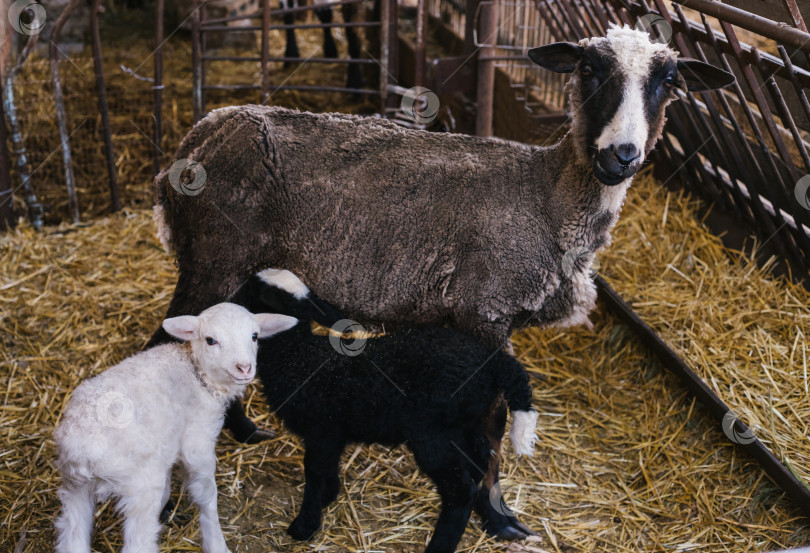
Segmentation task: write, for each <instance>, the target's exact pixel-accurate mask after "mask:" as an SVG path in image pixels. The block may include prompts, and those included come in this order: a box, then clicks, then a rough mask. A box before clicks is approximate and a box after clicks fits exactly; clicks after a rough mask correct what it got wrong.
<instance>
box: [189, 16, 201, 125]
mask: <svg viewBox="0 0 810 553" xmlns="http://www.w3.org/2000/svg"><path fill="white" fill-rule="evenodd" d="M200 9H201V4H200V3H197V4H196V5H195V6H194V9H193V10H192V12H191V104H192V107H193V109H194V122H195V123H196V122H197V121H199V120H200V119H202V111H203V108H202V68H201V67H200V66H201V65H202V63H203V61H202V53H201V52H200V50H201V44H200V33H201V32H202V30H201V29H200Z"/></svg>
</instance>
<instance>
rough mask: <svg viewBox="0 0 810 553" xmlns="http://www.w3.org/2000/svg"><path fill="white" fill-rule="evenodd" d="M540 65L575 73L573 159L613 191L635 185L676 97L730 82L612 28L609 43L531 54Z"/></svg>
mask: <svg viewBox="0 0 810 553" xmlns="http://www.w3.org/2000/svg"><path fill="white" fill-rule="evenodd" d="M529 57H530V58H531V59H532V61H534V62H535V63H537V64H538V65H540V66H542V67H544V68H546V69H549V70H551V71H555V72H557V73H572V74H573V75H572V78H571V79H570V80H569V82H568V91H569V94H570V100H571V110H572V118H573V132H574V137H575V141H576V146H577V149H578V154H579V155H581V156H583V158H584V159H588V160H589V162H590V163H591V164H592V166H593V171H594V174H595V176H596V178H597V179H599V180H600V181H601V182H602V183H604V184H606V185H609V186H612V185H616V184H619V183H620V182H623V181H625V180H627V179H628V178H629V177H632V176H633V175H635V174H636V172H637V171H638V170H639V168H640V167H641V164H642V163H643V162H644V159H645V158H646V156H647V154H649V152H650V150H652V148H653V146H654V145H655V142H656V141H657V140H658V139H659V138H660V137H661V133H662V131H663V128H664V122H665V120H666V118H665V115H664V111H665V109H666V107H667V105H668V104H669V103H670V102H671V101H672V100H674V99H676V98H677V93H676V90H678V89H680V90H683V91H686V90H691V91H698V90H711V89H715V88H721V87H724V86H727V85H730V84H731V83H733V82H734V76H733V75H732V74H730V73H728V72H726V71H723V70H722V69H718V68H716V67H714V66H712V65H709V64H707V63H703V62H701V61H698V60H693V59H688V58H678V52H676V51H675V50H673V49H671V48H669V47H668V46H667V45H666V44H659V43H656V42H651V41H650V37H649V35H648V34H647V33H645V32H642V31H637V30H635V29H631V28H630V27H628V26H624V27H618V26H615V25H614V26H612V27H611V28H610V29H609V30H608V33H607V36H604V37H598V38H590V39H584V40H581V41H580V42H579V44H574V43H571V42H557V43H554V44H549V45H547V46H540V47H539V48H534V49H532V50H529Z"/></svg>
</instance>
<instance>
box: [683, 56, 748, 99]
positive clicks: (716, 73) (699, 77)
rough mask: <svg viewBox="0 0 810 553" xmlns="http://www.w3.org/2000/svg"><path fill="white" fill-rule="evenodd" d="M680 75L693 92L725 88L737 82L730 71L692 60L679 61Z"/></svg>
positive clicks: (687, 87) (688, 88)
mask: <svg viewBox="0 0 810 553" xmlns="http://www.w3.org/2000/svg"><path fill="white" fill-rule="evenodd" d="M678 73H680V75H681V77H683V80H684V81H685V82H686V89H687V90H689V91H691V92H699V91H701V90H714V89H717V88H723V87H725V86H728V85H730V84H732V83H733V82H734V81H735V78H734V75H732V74H731V73H729V72H728V71H725V70H723V69H720V68H719V67H715V66H713V65H711V64H708V63H705V62H702V61H700V60H695V59H692V58H680V59H679V60H678Z"/></svg>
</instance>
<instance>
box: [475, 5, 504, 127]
mask: <svg viewBox="0 0 810 553" xmlns="http://www.w3.org/2000/svg"><path fill="white" fill-rule="evenodd" d="M479 8H480V12H481V25H480V29H481V34H480V35H479V36H478V40H479V43H480V44H481V45H482V46H481V49H480V50H479V53H478V56H479V61H478V91H477V95H476V103H477V108H478V109H477V114H476V118H475V134H476V135H477V136H492V110H493V107H494V106H493V104H494V100H495V62H494V61H492V60H487V59H483V60H482V59H480V58H488V57H492V56H493V55H494V54H495V43H496V41H497V40H498V1H497V0H490V1H487V2H482V3H481V4H480V6H479Z"/></svg>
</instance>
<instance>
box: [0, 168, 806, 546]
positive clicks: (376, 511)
mask: <svg viewBox="0 0 810 553" xmlns="http://www.w3.org/2000/svg"><path fill="white" fill-rule="evenodd" d="M694 214H695V205H694V204H692V203H690V201H688V200H687V199H686V198H684V197H681V196H679V195H678V194H674V193H670V192H667V191H666V190H664V189H662V188H661V187H660V183H658V182H656V181H655V180H653V179H652V177H651V176H650V174H649V172H648V171H647V172H645V173H644V174H643V175H642V176H640V177H638V178H637V181H636V185H635V186H634V188H633V189H632V190H631V191H630V194H629V198H628V203H627V204H626V205H625V210H624V216H623V218H622V220H621V222H620V223H619V226H618V228H617V229H616V231H615V233H614V244H613V246H611V248H610V250H609V251H607V252H605V253H604V254H603V255H602V256H601V269H600V272H601V273H602V274H603V275H604V276H605V277H606V278H607V279H608V280H609V281H610V282H611V284H612V285H613V286H614V287H616V288H617V289H618V290H619V291H620V292H621V293H623V294H624V295H625V297H626V298H627V299H628V300H629V301H630V302H631V303H632V304H633V305H634V307H635V308H636V309H638V310H639V312H641V313H642V315H643V316H644V317H645V318H646V319H647V320H648V321H649V322H650V323H651V324H652V325H653V326H654V327H655V328H656V329H657V330H658V331H659V332H661V333H662V334H663V335H664V337H665V338H666V339H667V340H668V341H669V342H670V343H671V344H672V345H673V346H674V347H675V348H676V349H678V351H679V352H681V354H682V355H684V356H685V357H686V358H687V359H688V360H689V361H690V363H692V364H693V366H694V365H696V366H697V368H698V370H700V371H701V373H702V374H703V376H704V378H706V379H707V381H709V382H710V384H711V385H712V386H713V387H715V389H717V390H718V392H719V393H720V394H721V395H722V396H723V397H724V399H726V400H727V401H729V402H730V403H731V404H732V405H734V406H735V407H738V408H740V409H746V410H747V411H746V412H747V413H749V414H750V415H751V416H752V417H757V416H758V417H759V418H760V419H761V420H762V421H763V424H762V425H761V426H758V427H757V429H758V431H759V432H760V433H761V434H760V436H761V437H762V438H763V439H766V440H768V441H769V443H771V444H772V447H774V448H775V450H776V451H778V452H779V454H780V455H781V456H782V457H783V458H786V459H787V460H788V462H789V463H790V464H791V466H792V467H793V468H794V470H795V471H796V472H797V473H798V474H800V475H801V476H802V477H803V478H805V480H807V479H808V469H810V463H808V459H810V444H808V442H807V437H806V436H807V434H806V429H805V426H804V425H803V423H802V420H804V421H807V420H810V417H808V416H807V415H808V414H810V408H808V401H810V400H809V399H808V393H807V387H806V386H807V383H806V380H805V374H806V365H807V350H806V346H805V336H807V332H808V331H809V330H810V307H808V306H810V294H808V293H807V292H806V291H805V290H803V289H801V288H796V287H794V286H792V285H790V284H787V283H786V282H784V281H782V280H773V279H769V278H767V277H765V276H763V274H762V272H761V271H760V270H759V269H757V268H756V267H755V266H753V265H751V264H749V263H748V261H747V260H745V259H743V258H741V257H739V256H738V255H736V254H732V253H731V252H727V251H726V250H724V249H723V247H722V245H721V244H720V242H719V240H718V239H717V238H715V237H713V236H711V235H710V234H708V232H707V231H706V230H705V228H704V227H702V226H701V224H700V223H699V221H697V220H696V219H695V216H694ZM174 277H175V272H174V268H173V266H172V263H171V261H170V258H169V256H168V255H166V254H165V253H164V252H163V251H162V250H161V249H160V247H159V246H158V244H157V242H156V240H155V238H154V231H153V228H152V224H151V220H150V213H149V212H148V211H146V210H136V211H125V212H124V213H120V214H117V215H114V216H110V217H106V218H102V219H99V220H97V221H95V222H93V223H90V224H85V225H82V226H70V225H62V226H60V227H50V228H48V229H47V230H46V231H45V232H44V233H42V234H35V233H34V232H33V231H32V230H31V229H30V228H27V227H25V226H24V227H22V228H21V229H19V230H17V231H16V232H14V233H11V234H9V235H6V236H2V237H0V339H1V340H2V348H0V374H2V375H3V381H2V382H0V544H2V546H1V547H0V550H2V551H9V552H10V551H12V550H14V551H15V553H39V552H43V551H49V550H50V548H51V546H52V543H53V531H52V523H53V519H54V517H55V514H56V512H57V509H58V502H57V498H56V489H57V486H58V484H59V479H58V476H57V474H56V473H55V471H54V467H53V459H54V446H53V441H52V438H51V435H52V432H53V429H54V426H55V424H56V423H57V422H58V420H59V418H60V415H61V413H62V410H63V408H64V405H65V401H66V399H67V397H68V394H69V393H70V391H71V390H72V389H73V388H74V387H75V386H76V385H77V384H78V383H79V382H80V381H81V380H82V379H83V378H86V377H88V376H90V375H93V374H97V373H98V372H100V371H102V370H103V369H104V368H105V367H107V366H110V365H112V364H114V363H116V362H118V361H120V360H121V359H122V358H124V357H126V356H128V355H130V354H131V353H133V352H135V351H137V350H138V349H139V348H140V347H142V345H143V344H144V342H145V341H146V340H147V338H148V337H149V335H150V334H151V332H152V331H153V330H154V329H155V328H157V326H158V324H159V322H160V320H161V316H162V314H163V313H164V312H165V309H166V306H167V303H168V300H169V297H170V293H171V290H172V286H173V284H174ZM593 322H594V323H595V327H594V329H593V330H592V331H589V330H585V329H573V330H566V331H558V330H544V331H538V330H528V331H525V332H522V333H520V334H518V335H517V336H515V338H514V343H515V346H516V351H517V353H518V355H519V357H520V359H521V361H522V362H523V363H524V364H525V365H526V366H527V368H528V370H529V371H531V373H532V374H534V375H536V376H544V377H545V378H546V380H545V381H543V380H541V379H539V378H538V379H535V380H534V389H535V395H534V402H535V406H536V408H537V410H538V411H539V412H540V419H539V429H538V434H539V441H538V445H537V450H536V455H535V457H534V458H532V459H527V460H522V461H520V462H518V461H516V459H515V457H514V456H513V455H512V454H511V453H507V455H506V458H505V462H504V464H503V467H502V470H503V489H504V494H505V496H506V501H507V504H508V505H509V506H510V508H512V509H513V510H514V511H516V512H517V513H519V516H520V517H521V518H522V520H523V521H524V522H525V523H527V524H528V525H529V526H531V527H532V528H534V529H535V530H536V531H537V532H538V533H539V534H540V539H539V540H538V541H535V542H532V543H530V544H512V545H511V546H509V550H510V551H532V552H541V551H549V552H555V551H556V552H580V551H582V552H586V551H610V552H635V551H702V552H715V551H716V552H721V551H723V552H725V551H730V552H740V551H767V550H771V549H779V548H783V547H790V546H797V545H801V544H807V543H810V526H808V523H807V520H806V519H803V518H801V517H800V514H799V512H798V511H797V510H795V508H794V507H793V506H792V505H791V503H790V501H789V500H788V499H786V498H785V497H784V496H783V494H782V493H781V491H780V490H779V489H778V488H776V487H775V486H774V485H773V484H772V483H771V482H770V481H769V480H768V478H767V476H765V474H764V473H763V471H762V470H761V469H760V468H759V467H758V466H757V465H756V464H755V463H754V462H753V461H751V459H749V458H748V457H746V456H744V455H741V454H740V453H739V452H738V450H737V449H735V448H734V447H733V446H732V445H731V444H730V443H729V442H728V440H727V439H726V438H725V436H724V435H723V433H722V432H721V431H720V430H719V429H717V428H716V427H715V425H714V424H713V423H712V422H711V421H710V419H709V418H708V417H707V416H706V414H705V412H704V410H703V409H702V408H701V407H700V405H697V404H695V403H694V402H693V401H692V399H691V398H690V397H689V396H688V395H687V394H686V392H685V390H684V388H683V387H681V386H680V385H679V383H678V381H677V380H676V379H675V378H674V377H672V376H671V375H669V374H668V373H666V372H665V371H664V370H663V369H662V368H661V367H660V365H659V364H658V363H657V362H656V360H655V359H654V358H653V357H651V356H650V355H649V354H648V353H647V352H646V351H645V350H644V348H643V347H642V346H641V345H640V344H639V342H638V341H637V340H636V339H635V338H634V337H633V335H632V334H631V333H630V332H629V331H628V329H627V328H626V327H625V326H624V325H622V324H620V323H619V322H618V321H617V320H615V319H614V318H613V317H612V316H610V315H609V314H607V313H606V312H605V310H604V308H603V307H602V306H600V308H599V309H598V310H597V311H596V312H595V313H594V315H593ZM765 374H767V375H768V376H767V377H766V376H765ZM764 383H767V386H766V384H764ZM769 398H770V399H769ZM769 402H770V403H769ZM247 403H248V408H249V413H250V415H251V417H252V418H253V419H254V420H256V421H259V423H260V424H262V425H263V426H265V427H268V428H273V429H275V430H276V431H277V437H276V438H275V439H274V440H273V441H270V442H267V443H264V444H260V445H254V446H250V447H245V446H244V445H241V444H237V443H235V442H234V441H233V440H231V439H230V438H229V437H228V436H225V435H223V437H222V438H221V440H220V443H219V446H218V455H219V460H220V462H219V466H218V484H219V490H220V506H221V519H222V523H223V527H224V529H225V533H226V539H227V540H228V543H229V546H230V547H231V550H232V551H233V552H234V553H237V552H252V553H258V552H266V551H291V552H304V551H313V550H314V551H324V552H338V551H387V552H406V551H407V552H411V551H413V552H416V551H421V550H422V548H423V547H424V545H425V543H426V542H427V539H428V537H429V535H430V530H431V528H432V524H433V522H434V520H435V517H436V515H437V506H438V496H437V495H436V494H435V492H434V491H433V490H432V489H431V486H430V484H429V482H428V481H427V480H426V479H425V478H424V477H423V476H422V475H420V474H419V473H418V471H416V469H415V467H414V464H413V462H412V459H411V457H410V455H409V453H408V452H407V451H406V450H405V449H404V448H401V447H400V448H395V449H393V450H390V451H389V450H387V449H384V448H381V447H366V446H357V447H352V448H350V449H349V450H348V451H347V452H346V454H345V457H344V459H343V464H342V466H343V471H342V481H343V486H344V489H343V490H342V492H341V494H340V497H339V501H338V502H337V503H336V504H334V505H332V506H331V507H330V508H329V509H328V510H327V511H326V514H325V520H324V528H325V530H323V531H321V532H320V533H318V534H317V535H316V537H315V539H313V540H312V541H311V542H310V543H309V544H298V543H293V542H292V541H291V539H290V538H289V537H288V536H287V535H286V534H285V532H284V529H285V527H286V525H287V524H288V523H289V522H290V520H291V519H292V518H293V516H294V513H295V512H296V509H297V507H298V504H299V501H300V499H301V495H302V489H303V486H302V481H303V470H302V465H301V462H302V449H301V447H300V444H299V442H298V441H297V440H296V439H295V438H294V437H291V436H290V435H289V434H287V433H286V432H285V431H284V430H283V428H282V427H280V425H279V423H278V422H277V421H276V420H275V419H273V418H272V417H270V416H269V415H268V414H267V411H266V409H265V408H264V406H263V405H262V403H261V401H260V398H259V395H258V392H257V389H256V388H255V387H253V388H251V390H250V392H249V394H248V396H247ZM763 404H764V405H766V406H768V405H769V406H770V411H769V412H767V411H765V410H763V407H762V406H763ZM773 413H778V414H779V416H774V415H773ZM782 419H784V421H785V422H783V421H782ZM766 422H767V424H766ZM179 487H180V486H179V484H178V485H177V488H178V489H177V490H176V493H175V496H176V494H177V492H179ZM184 518H185V519H189V518H190V519H191V521H190V522H188V523H186V524H182V523H180V522H178V521H179V520H180V519H184ZM120 529H121V526H120V521H119V519H118V517H117V516H116V515H115V513H114V512H113V511H112V509H111V506H110V505H109V504H107V505H104V506H100V507H99V511H98V518H97V524H96V532H95V537H94V550H95V551H100V552H108V551H114V550H117V548H118V547H120V540H121V538H120ZM162 543H163V549H162V551H197V550H198V546H199V531H198V525H197V522H196V512H195V510H194V509H193V508H192V507H191V506H189V504H188V502H187V501H186V500H185V499H182V500H181V501H180V502H179V507H178V510H177V512H176V515H175V520H174V522H173V523H172V524H170V525H169V526H167V529H166V531H165V533H164V535H163V541H162ZM507 547H508V544H503V543H497V542H495V541H493V540H491V539H489V538H487V537H486V536H485V535H484V534H483V533H482V532H481V530H480V529H479V527H478V523H477V521H476V520H473V521H472V522H471V524H470V525H469V527H468V529H467V532H466V533H465V535H464V539H463V541H462V544H461V547H460V549H459V550H460V551H470V552H472V551H475V552H484V551H504V550H506V549H507Z"/></svg>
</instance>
